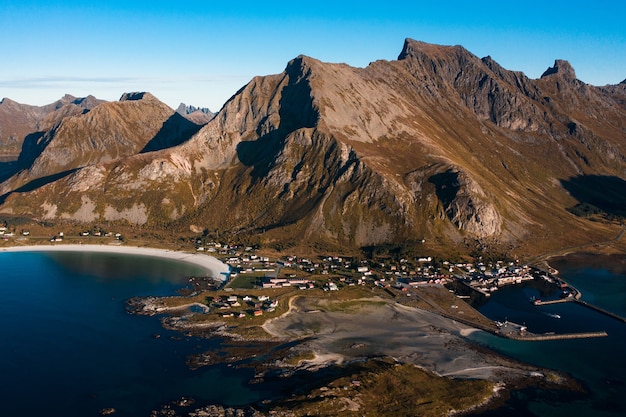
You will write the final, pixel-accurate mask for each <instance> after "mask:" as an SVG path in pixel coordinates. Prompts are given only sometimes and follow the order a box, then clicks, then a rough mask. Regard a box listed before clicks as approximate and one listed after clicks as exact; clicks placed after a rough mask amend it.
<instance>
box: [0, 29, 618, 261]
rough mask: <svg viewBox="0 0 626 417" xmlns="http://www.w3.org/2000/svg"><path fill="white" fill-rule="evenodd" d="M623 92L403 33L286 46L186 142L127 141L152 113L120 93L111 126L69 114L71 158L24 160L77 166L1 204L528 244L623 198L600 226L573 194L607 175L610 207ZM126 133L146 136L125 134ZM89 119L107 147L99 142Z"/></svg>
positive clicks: (569, 235) (563, 68)
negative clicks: (351, 54) (364, 63)
mask: <svg viewBox="0 0 626 417" xmlns="http://www.w3.org/2000/svg"><path fill="white" fill-rule="evenodd" d="M625 97H626V85H623V84H620V85H616V86H605V87H594V86H590V85H587V84H584V83H582V82H581V81H579V80H577V79H576V77H575V73H574V70H573V69H572V68H571V66H570V65H569V64H568V63H567V62H566V61H560V60H557V61H556V62H555V65H554V66H553V67H551V68H549V69H548V70H547V71H546V73H545V74H544V75H543V76H542V77H541V78H540V79H538V80H532V79H529V78H527V77H526V76H525V75H524V74H522V73H520V72H513V71H508V70H506V69H504V68H502V67H501V66H500V65H498V64H497V63H496V62H495V61H493V59H491V58H490V57H486V58H483V59H480V58H478V57H476V56H474V55H473V54H471V53H470V52H468V51H467V50H465V49H464V48H462V47H460V46H452V47H448V46H438V45H430V44H425V43H422V42H417V41H413V40H410V39H408V40H407V41H406V42H405V45H404V47H403V49H402V51H401V53H400V55H399V57H398V59H397V60H395V61H377V62H373V63H372V64H370V65H369V66H368V67H366V68H353V67H350V66H347V65H344V64H328V63H323V62H320V61H318V60H316V59H313V58H310V57H306V56H300V57H297V58H295V59H293V60H292V61H291V62H289V63H288V64H287V67H286V68H285V71H284V72H283V73H281V74H277V75H270V76H265V77H256V78H254V79H253V80H252V81H251V82H250V83H249V84H248V85H246V86H244V87H243V88H242V89H241V90H240V91H239V92H238V93H237V94H235V95H234V96H233V97H232V98H231V100H229V102H227V103H226V104H225V106H224V107H223V109H222V110H221V111H220V112H219V113H218V114H217V115H216V116H215V118H213V119H212V120H211V121H210V122H209V123H207V124H206V125H205V126H204V127H202V128H201V129H200V130H199V131H198V132H197V133H195V135H193V137H191V138H190V139H189V140H186V141H181V140H180V139H171V137H170V136H169V134H168V135H167V139H168V140H166V141H164V142H163V143H162V144H161V145H160V146H158V147H156V148H154V149H152V148H150V149H151V150H154V152H150V153H140V151H141V148H142V145H141V143H143V146H144V147H145V146H146V145H145V141H146V139H145V138H148V137H151V136H154V135H155V129H158V126H159V125H160V124H162V123H163V121H162V120H163V118H165V117H167V114H166V113H167V112H165V111H163V112H162V113H158V112H157V113H156V114H159V115H160V116H158V117H155V116H154V115H153V116H151V117H150V119H149V120H147V119H146V118H145V117H144V118H142V114H144V112H137V113H133V112H132V110H131V109H130V106H129V105H128V103H125V102H120V103H115V104H111V106H117V107H119V109H118V111H119V114H120V118H119V119H117V120H118V121H117V122H116V123H113V124H109V125H107V124H103V123H95V122H90V119H89V118H88V117H86V116H87V115H82V116H79V117H75V118H72V119H71V122H72V123H73V124H74V125H72V128H73V129H75V130H76V131H81V132H83V133H82V134H81V135H73V136H71V137H72V138H75V139H74V140H75V143H74V144H73V145H72V146H71V149H73V151H72V152H71V153H70V154H71V155H74V156H68V155H66V153H63V152H61V151H55V152H54V153H50V152H51V151H52V150H53V149H54V148H52V147H51V148H50V151H49V152H45V151H42V152H41V153H40V154H39V156H38V158H37V160H36V161H35V162H34V163H33V165H32V167H31V169H30V173H31V178H34V177H37V176H39V175H50V173H51V172H52V171H53V170H51V169H50V168H49V167H51V166H55V167H56V168H54V170H56V171H59V170H65V171H66V172H67V171H68V170H74V171H72V172H71V173H69V174H68V175H66V176H64V177H63V178H60V179H56V178H55V179H54V181H50V182H49V183H47V184H46V185H43V186H41V187H33V188H32V189H28V190H26V191H24V190H23V191H24V192H15V191H13V192H12V193H9V194H6V195H5V201H4V204H3V205H2V206H1V207H0V209H1V210H2V211H3V212H5V213H7V212H11V213H19V214H22V215H28V216H33V217H36V218H42V219H73V220H79V221H84V222H94V221H112V222H116V221H125V222H129V223H133V224H137V225H143V226H145V227H160V226H168V227H173V226H175V227H179V228H181V230H182V229H186V228H189V227H190V226H192V228H193V229H194V230H209V231H210V230H220V231H222V232H230V233H235V234H237V235H238V236H240V237H245V236H248V237H249V236H255V238H257V239H261V240H262V241H264V242H266V243H270V244H271V243H276V244H281V245H291V244H299V243H303V242H306V243H307V244H309V245H331V246H333V245H335V246H342V245H343V246H345V245H348V246H350V247H358V246H365V245H376V244H383V243H406V242H418V241H419V242H421V241H425V242H429V243H430V242H432V244H437V245H453V244H461V243H462V242H469V241H479V242H482V243H483V244H493V245H499V246H500V247H507V248H526V249H525V250H531V249H529V248H530V247H532V246H533V245H534V243H535V242H536V241H537V240H542V241H544V242H547V243H546V244H547V245H548V246H550V247H555V246H559V245H566V244H569V243H579V242H582V241H586V240H591V239H602V238H606V237H608V236H611V235H612V234H613V233H614V232H615V230H616V226H613V225H612V224H611V219H613V218H615V216H618V217H619V216H621V215H622V214H626V213H621V212H620V210H619V207H620V205H619V202H618V203H617V204H613V205H610V204H608V205H604V206H603V207H604V209H603V208H602V207H601V208H600V211H601V212H602V213H601V214H602V215H604V217H602V219H604V220H603V221H593V222H592V221H590V220H588V219H586V218H584V217H581V216H580V215H576V213H574V212H573V211H572V207H576V206H577V205H579V204H582V203H588V201H586V199H587V197H588V196H590V195H591V194H590V192H591V191H592V190H593V189H595V188H597V187H596V186H595V182H594V179H596V178H600V177H601V178H610V179H611V180H610V181H612V184H613V187H611V188H610V190H612V191H610V192H609V193H608V196H605V197H606V199H608V200H610V201H613V203H615V201H617V200H619V198H620V197H619V196H617V195H616V196H612V195H611V193H613V190H616V191H617V192H618V194H619V193H620V192H622V191H626V187H624V185H623V184H624V172H626V169H625V168H626V157H625V156H626V149H625V147H626V139H625V138H626V105H625V103H626V100H624V98H625ZM144 100H146V99H145V98H142V100H140V101H144ZM150 100H153V98H150ZM154 100H156V99H154ZM123 106H129V108H128V109H122V107H123ZM99 108H103V106H100V107H99ZM94 112H95V109H94V110H92V112H90V113H94ZM121 115H125V116H124V117H122V116H121ZM92 116H95V115H92ZM121 120H125V121H124V122H123V123H122V126H125V127H121V126H120V121H121ZM64 124H67V125H68V126H67V127H64V126H60V127H59V129H57V130H60V128H61V127H63V128H67V129H69V126H70V119H68V120H67V122H65V121H64V122H63V123H62V125H64ZM173 130H174V131H178V130H177V129H173ZM120 131H122V132H123V134H122V133H115V132H120ZM131 131H132V132H143V133H142V135H140V136H141V137H142V138H144V139H143V142H142V140H133V141H131V142H125V141H124V140H123V139H122V136H124V137H127V136H129V132H131ZM94 132H99V134H98V135H99V136H98V137H101V138H102V137H107V138H108V137H113V138H116V139H115V140H114V141H113V142H111V143H115V144H117V145H116V146H118V147H119V148H120V150H119V151H116V152H115V153H113V152H112V149H113V147H112V145H111V143H108V142H107V143H106V144H105V145H103V146H100V145H97V144H98V143H100V142H98V140H97V139H94V135H95V133H94ZM57 135H59V136H57ZM183 136H184V135H183ZM54 137H55V140H57V139H56V138H57V137H59V138H60V137H62V135H60V133H55V134H54ZM68 137H69V136H68ZM79 137H80V139H78V138H79ZM179 138H182V136H179ZM58 143H59V144H60V145H59V146H60V147H63V148H64V149H65V148H66V146H67V143H68V142H62V141H60V140H59V142H58ZM63 143H65V144H63ZM85 143H91V145H90V146H88V147H85ZM173 145H177V146H173ZM48 146H50V145H48ZM122 148H123V149H122ZM78 155H80V158H79V159H80V162H76V161H77V159H76V158H78ZM68 164H69V165H68ZM39 167H45V169H43V170H42V171H37V170H38V169H40V168H39ZM13 180H14V179H13ZM10 181H11V180H9V183H7V184H11V183H10ZM11 186H13V187H14V188H12V190H15V186H14V185H9V186H8V187H9V188H10V187H11ZM4 190H5V192H8V191H10V190H9V189H8V188H6V187H5V188H4ZM622 194H626V193H622ZM616 199H617V200H616ZM598 201H599V200H598ZM594 206H595V207H597V205H594ZM607 207H608V208H607ZM578 214H580V213H578ZM595 220H598V219H597V218H596V219H595Z"/></svg>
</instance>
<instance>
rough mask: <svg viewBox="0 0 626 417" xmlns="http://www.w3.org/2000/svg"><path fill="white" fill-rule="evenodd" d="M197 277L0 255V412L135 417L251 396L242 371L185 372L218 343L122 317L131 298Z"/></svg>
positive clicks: (90, 259) (141, 266) (127, 264)
mask: <svg viewBox="0 0 626 417" xmlns="http://www.w3.org/2000/svg"><path fill="white" fill-rule="evenodd" d="M203 274H205V271H203V270H202V269H200V268H199V267H197V266H194V265H191V264H187V263H184V262H178V261H172V260H164V259H159V258H154V257H141V256H128V255H116V254H102V253H60V252H50V253H43V252H41V253H40V252H38V253H26V252H23V253H0V285H1V287H0V288H1V290H0V331H1V333H2V334H1V337H0V357H1V358H2V360H1V361H0V387H2V389H0V404H2V411H1V415H2V416H6V417H21V416H24V417H26V416H34V415H45V416H50V417H57V416H59V417H60V416H63V417H67V416H91V415H93V416H96V415H99V411H100V410H101V409H103V408H108V407H114V408H115V409H116V410H117V413H116V414H115V415H119V416H137V417H139V416H142V415H146V416H147V415H149V411H150V410H153V409H156V408H158V407H159V406H160V405H162V404H166V403H167V402H169V401H172V400H175V399H179V398H180V397H181V396H183V395H193V396H194V397H195V398H197V399H198V400H199V401H206V402H214V403H221V404H227V405H238V404H243V403H247V402H251V401H256V400H258V399H259V398H261V396H262V395H263V394H262V393H261V392H258V391H254V390H252V389H251V388H250V387H248V386H247V385H246V383H245V382H246V381H248V380H249V379H250V376H251V375H249V372H247V371H240V370H233V369H231V368H227V367H225V366H214V367H209V368H203V369H201V370H198V371H191V370H189V369H188V368H187V366H186V365H185V358H186V357H187V356H188V355H189V354H192V353H198V352H203V351H205V350H207V349H210V348H211V347H212V346H214V345H215V344H216V343H219V341H207V340H200V339H197V340H196V339H190V338H181V337H180V334H177V333H173V332H168V331H165V330H164V329H163V328H162V327H161V326H160V323H159V320H158V319H157V318H155V317H140V316H133V315H129V314H127V313H126V311H125V301H126V300H127V299H129V298H131V297H134V296H146V295H168V294H173V293H174V292H175V291H176V289H178V288H181V287H182V286H184V285H185V283H186V279H187V277H189V276H191V275H203ZM155 334H159V335H161V337H160V338H158V339H155V338H154V335H155ZM255 389H258V388H257V387H255Z"/></svg>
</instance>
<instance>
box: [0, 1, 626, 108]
mask: <svg viewBox="0 0 626 417" xmlns="http://www.w3.org/2000/svg"><path fill="white" fill-rule="evenodd" d="M423 3H424V4H422V2H420V1H397V0H379V1H360V2H345V1H340V0H334V1H327V0H316V1H298V0H293V1H271V0H266V1H245V0H244V1H229V0H222V1H219V2H217V1H212V0H203V1H196V0H186V1H185V0H182V1H175V0H170V1H159V0H151V1H148V0H138V1H133V0H125V1H117V0H104V1H103V0H100V1H91V0H82V1H72V0H68V1H56V0H43V1H31V0H18V1H12V0H10V1H7V0H0V97H9V98H11V99H13V100H16V101H18V102H20V103H24V104H33V105H43V104H48V103H51V102H53V101H55V100H57V99H58V98H60V97H61V96H63V95H64V94H65V93H69V94H72V95H74V96H77V97H84V96H86V95H89V94H92V95H95V96H96V97H98V98H101V99H105V100H117V99H119V97H120V96H121V95H122V93H124V92H127V91H149V92H151V93H152V94H154V95H155V96H157V97H158V98H159V99H161V100H162V101H164V102H165V103H167V104H168V105H170V106H171V107H174V108H175V107H177V106H178V104H179V103H181V102H184V103H186V104H190V105H194V106H201V107H209V108H210V109H211V110H213V111H217V110H219V109H220V108H221V107H222V105H223V104H224V103H225V102H226V101H227V100H228V99H229V98H230V97H231V96H232V95H233V94H235V93H236V92H237V90H239V89H240V88H241V87H243V86H244V85H245V84H246V83H248V82H249V81H250V80H251V79H252V78H253V77H254V76H256V75H269V74H277V73H280V72H282V71H283V69H284V68H285V66H286V64H287V62H288V61H289V60H291V59H293V58H295V57H296V56H298V55H300V54H304V55H308V56H311V57H314V58H317V59H319V60H321V61H325V62H344V63H347V64H349V65H352V66H357V67H364V66H367V65H368V64H369V63H370V62H371V61H375V60H378V59H386V60H393V59H396V58H397V56H398V54H399V53H400V51H401V49H402V45H403V43H404V39H405V38H412V39H416V40H421V41H425V42H430V43H436V44H442V45H463V46H464V47H465V48H466V49H468V50H469V51H470V52H472V53H473V54H475V55H477V56H478V57H481V58H482V57H484V56H486V55H491V57H492V58H493V59H495V60H496V61H497V62H498V63H500V65H502V66H503V67H505V68H506V69H509V70H515V71H523V72H524V73H525V74H526V75H527V76H529V77H531V78H538V77H539V76H541V74H542V73H543V71H544V70H545V69H547V68H548V67H549V66H552V65H553V64H554V60H555V59H566V60H568V61H569V62H570V63H571V64H572V66H573V67H574V69H575V70H576V75H577V77H578V78H579V79H580V80H582V81H584V82H586V83H589V84H593V85H605V84H617V83H619V82H621V81H622V80H624V79H626V1H624V0H613V1H607V0H595V1H593V2H590V1H585V2H582V1H562V0H548V1H546V0H541V1H535V0H529V1H528V0H527V1H522V2H509V1H500V2H469V1H466V0H465V1H456V0H453V1H446V0H442V1H428V2H423Z"/></svg>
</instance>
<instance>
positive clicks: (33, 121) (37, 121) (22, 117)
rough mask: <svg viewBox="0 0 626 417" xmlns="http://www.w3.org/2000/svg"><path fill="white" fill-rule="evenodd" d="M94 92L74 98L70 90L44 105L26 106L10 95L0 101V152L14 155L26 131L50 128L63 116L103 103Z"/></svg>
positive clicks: (11, 156) (7, 155) (6, 156)
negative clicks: (92, 94) (91, 94)
mask: <svg viewBox="0 0 626 417" xmlns="http://www.w3.org/2000/svg"><path fill="white" fill-rule="evenodd" d="M102 102H103V101H102V100H98V99H96V98H95V97H93V96H88V97H84V98H76V97H74V96H71V95H69V94H67V95H65V96H64V97H62V98H61V99H60V100H57V101H55V102H54V103H51V104H48V105H46V106H29V105H27V104H20V103H17V102H15V101H13V100H11V99H9V98H4V99H2V101H0V155H1V156H4V158H5V159H15V157H17V156H18V155H19V151H20V149H21V146H22V143H23V142H24V139H25V138H26V136H27V135H37V134H38V133H39V132H44V131H46V130H49V129H50V128H52V127H53V126H54V125H55V124H56V123H58V122H59V121H60V120H61V119H62V118H63V117H66V116H69V115H74V114H80V113H82V112H84V111H87V110H89V109H92V108H94V107H96V106H97V105H98V104H100V103H102Z"/></svg>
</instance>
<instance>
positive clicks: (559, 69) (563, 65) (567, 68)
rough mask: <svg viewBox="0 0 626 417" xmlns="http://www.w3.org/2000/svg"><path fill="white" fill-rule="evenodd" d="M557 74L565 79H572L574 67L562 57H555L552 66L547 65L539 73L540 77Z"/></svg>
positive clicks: (574, 73)
mask: <svg viewBox="0 0 626 417" xmlns="http://www.w3.org/2000/svg"><path fill="white" fill-rule="evenodd" d="M553 74H557V75H560V76H561V77H563V78H565V79H566V80H570V81H573V80H575V79H576V72H575V71H574V67H572V64H570V63H569V62H568V61H565V60H564V59H557V60H555V61H554V66H553V67H549V68H548V69H547V70H545V72H544V73H543V74H542V75H541V78H544V77H547V76H550V75H553Z"/></svg>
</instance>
